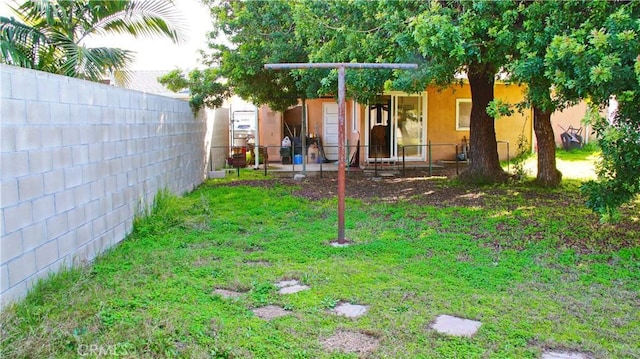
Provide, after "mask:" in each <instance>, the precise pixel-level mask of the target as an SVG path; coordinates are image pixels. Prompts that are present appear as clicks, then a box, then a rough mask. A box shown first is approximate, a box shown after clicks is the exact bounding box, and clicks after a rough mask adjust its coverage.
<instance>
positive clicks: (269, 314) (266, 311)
mask: <svg viewBox="0 0 640 359" xmlns="http://www.w3.org/2000/svg"><path fill="white" fill-rule="evenodd" d="M252 312H253V313H255V315H257V316H258V317H259V318H262V319H264V320H267V321H269V320H271V319H275V318H279V317H282V316H285V315H287V314H290V313H291V312H290V311H288V310H285V309H284V308H281V307H278V306H275V305H267V306H264V307H260V308H255V309H252Z"/></svg>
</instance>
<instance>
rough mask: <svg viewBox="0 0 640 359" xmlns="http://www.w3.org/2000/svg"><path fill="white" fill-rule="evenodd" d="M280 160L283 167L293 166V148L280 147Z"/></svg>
mask: <svg viewBox="0 0 640 359" xmlns="http://www.w3.org/2000/svg"><path fill="white" fill-rule="evenodd" d="M280 158H281V161H282V164H283V165H288V164H291V147H280Z"/></svg>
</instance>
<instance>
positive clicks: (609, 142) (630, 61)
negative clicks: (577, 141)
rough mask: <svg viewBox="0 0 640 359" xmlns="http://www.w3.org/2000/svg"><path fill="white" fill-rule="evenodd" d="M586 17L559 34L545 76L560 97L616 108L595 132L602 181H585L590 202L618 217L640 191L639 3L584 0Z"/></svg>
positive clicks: (599, 176) (599, 177)
mask: <svg viewBox="0 0 640 359" xmlns="http://www.w3.org/2000/svg"><path fill="white" fill-rule="evenodd" d="M585 5H586V6H588V12H587V13H586V14H587V15H588V16H587V17H586V18H585V19H584V21H583V23H582V25H581V26H580V27H578V28H576V29H575V30H573V31H571V32H570V33H568V34H564V35H558V36H555V37H554V38H553V39H552V41H551V44H550V45H549V47H548V51H547V54H546V56H545V66H546V71H545V76H546V77H547V78H548V79H549V80H551V81H552V83H553V84H554V86H555V96H556V97H557V99H558V100H559V101H576V100H577V99H587V100H589V101H590V102H591V103H592V105H593V106H594V107H595V108H596V109H602V108H603V107H604V106H605V105H607V104H610V103H611V100H612V99H615V101H617V104H618V107H617V111H616V113H615V116H614V118H611V119H605V118H600V119H599V120H598V121H597V122H596V123H595V124H594V130H595V132H596V136H597V138H598V142H599V144H600V147H601V148H602V161H601V163H600V164H599V166H598V168H597V174H598V180H597V181H589V182H587V183H585V184H584V185H583V188H582V189H583V192H584V193H585V194H586V195H587V197H588V200H587V204H588V205H589V206H590V207H591V208H592V209H594V210H596V211H598V212H600V213H601V214H602V215H604V216H605V217H607V216H612V215H615V214H616V212H617V209H618V208H619V207H620V206H621V205H622V204H624V203H626V202H628V201H630V200H632V199H634V198H636V196H637V194H638V193H639V192H640V55H639V54H640V21H638V18H640V3H638V2H637V1H631V2H604V1H598V2H585V3H582V2H581V3H577V4H575V6H576V7H579V6H585Z"/></svg>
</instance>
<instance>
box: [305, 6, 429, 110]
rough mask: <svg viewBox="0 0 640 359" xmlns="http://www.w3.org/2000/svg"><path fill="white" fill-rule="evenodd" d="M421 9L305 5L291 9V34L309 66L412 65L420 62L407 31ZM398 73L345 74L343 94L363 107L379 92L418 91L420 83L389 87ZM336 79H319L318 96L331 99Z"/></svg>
mask: <svg viewBox="0 0 640 359" xmlns="http://www.w3.org/2000/svg"><path fill="white" fill-rule="evenodd" d="M425 7H426V5H425V3H424V2H415V1H412V2H409V1H407V2H397V1H384V0H383V1H351V2H346V1H341V0H332V1H312V0H309V1H305V2H302V3H301V4H300V5H299V6H297V7H296V16H295V21H296V24H297V26H296V29H297V33H298V36H299V38H304V39H305V42H306V43H307V44H308V45H307V47H306V48H307V52H308V53H309V59H310V60H311V61H312V62H371V63H376V62H391V63H397V62H416V60H422V59H421V58H419V57H420V55H419V54H418V52H417V44H416V43H415V41H414V40H413V37H412V36H411V33H410V32H408V31H407V28H408V25H409V23H410V19H411V17H412V16H413V15H414V14H415V13H418V12H420V11H422V10H423V9H424V8H425ZM422 62H424V61H423V60H422ZM404 72H406V71H399V72H394V71H392V70H379V69H376V70H365V69H362V70H358V71H348V72H347V74H346V75H347V83H348V87H347V95H348V96H349V97H351V98H354V99H356V100H358V101H359V102H362V103H364V102H366V101H369V100H372V99H374V98H375V97H376V96H378V95H380V94H382V93H383V92H384V91H385V89H394V90H408V91H410V92H422V91H424V89H425V86H424V83H422V84H421V85H422V87H421V88H419V89H418V86H411V85H415V83H414V82H413V81H406V82H404V83H396V82H394V81H395V80H396V79H397V78H398V77H397V75H398V74H403V73H404ZM411 72H412V73H413V72H414V71H411ZM336 74H337V73H336V72H332V73H330V74H328V76H327V77H325V78H323V79H321V83H322V87H321V88H320V92H319V94H320V95H334V94H335V88H336V86H337V84H336V82H337V76H336Z"/></svg>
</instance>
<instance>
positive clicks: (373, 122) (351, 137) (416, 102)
mask: <svg viewBox="0 0 640 359" xmlns="http://www.w3.org/2000/svg"><path fill="white" fill-rule="evenodd" d="M494 91H495V98H496V99H501V100H502V101H505V102H509V103H516V102H519V101H521V100H522V98H523V89H522V87H519V86H516V85H507V84H502V83H497V84H496V85H495V88H494ZM306 104H307V133H308V136H307V145H310V144H311V146H312V147H313V146H314V144H315V143H317V144H318V145H319V147H320V148H319V150H320V156H319V158H320V160H322V159H323V158H324V159H326V161H336V160H337V158H338V156H337V153H338V151H337V149H338V104H337V102H336V100H335V99H334V98H321V99H313V100H308V101H307V102H306ZM301 111H302V106H301V105H298V106H294V107H291V108H289V109H288V110H287V111H285V112H284V113H280V112H275V111H272V110H271V109H269V108H268V107H267V106H263V107H261V108H260V113H259V122H260V125H259V136H260V139H259V141H260V145H261V146H267V147H268V151H269V159H270V160H271V161H279V160H280V151H279V146H280V144H281V142H282V139H283V138H284V137H285V136H288V137H290V138H292V137H300V134H301V132H302V125H301V118H302V116H301ZM470 114H471V90H470V87H469V84H468V83H463V84H455V85H451V86H450V87H449V88H447V89H438V88H436V87H428V88H427V89H426V91H424V92H422V93H415V94H408V93H402V92H390V93H385V94H384V95H382V96H380V97H379V100H378V101H376V103H368V104H360V103H355V102H354V101H350V100H348V101H347V102H346V128H347V132H346V137H347V141H348V143H349V146H350V151H349V153H350V155H349V157H350V159H351V162H352V163H353V162H354V160H355V156H358V157H357V160H358V161H357V163H359V164H360V165H361V166H363V165H364V166H366V165H367V164H370V163H372V162H373V161H385V162H399V161H402V159H403V158H404V160H405V161H406V162H407V163H409V164H415V165H419V164H423V165H424V164H428V162H429V160H431V162H432V163H438V162H442V161H455V160H456V157H457V158H458V159H465V154H466V152H465V151H466V146H465V145H466V143H467V142H468V140H469V118H470ZM532 119H533V116H532V111H531V110H525V112H524V113H520V112H517V111H516V112H514V114H513V115H512V116H509V117H503V118H500V119H498V120H496V123H495V128H496V139H497V140H498V154H499V156H500V159H507V156H508V155H509V156H511V157H513V156H515V155H516V153H517V141H518V137H519V136H520V134H522V135H524V137H525V138H526V139H527V141H528V143H529V144H530V145H531V144H532V143H533V142H532V139H533V125H532ZM358 144H359V148H360V151H358V152H356V146H357V145H358ZM531 146H532V147H531V148H532V149H533V148H534V147H533V145H531ZM507 151H508V152H507ZM309 152H311V155H313V153H312V152H313V150H311V151H309ZM307 160H308V162H313V161H315V160H316V159H315V158H313V159H312V158H310V157H309V156H308V158H307Z"/></svg>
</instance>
